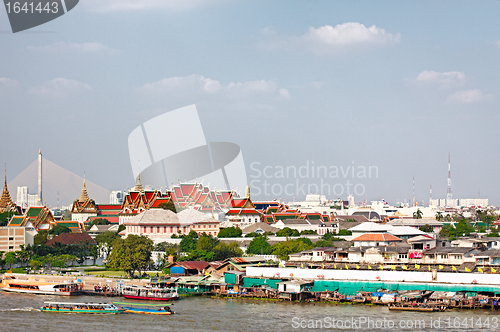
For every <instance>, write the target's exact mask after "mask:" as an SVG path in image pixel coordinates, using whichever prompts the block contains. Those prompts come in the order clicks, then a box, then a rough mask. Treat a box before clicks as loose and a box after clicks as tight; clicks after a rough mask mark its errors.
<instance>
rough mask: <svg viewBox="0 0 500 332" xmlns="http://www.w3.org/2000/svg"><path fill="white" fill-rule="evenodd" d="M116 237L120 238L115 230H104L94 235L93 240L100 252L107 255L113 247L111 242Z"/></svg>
mask: <svg viewBox="0 0 500 332" xmlns="http://www.w3.org/2000/svg"><path fill="white" fill-rule="evenodd" d="M118 238H120V236H119V235H118V234H116V233H115V232H111V231H105V232H104V233H101V234H98V235H97V236H96V237H95V241H96V242H97V245H98V246H99V249H100V250H101V252H102V253H103V254H104V255H105V256H106V257H107V256H108V255H109V253H110V252H111V249H113V242H114V241H115V240H116V239H118Z"/></svg>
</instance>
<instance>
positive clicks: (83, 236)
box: [47, 233, 96, 246]
mask: <svg viewBox="0 0 500 332" xmlns="http://www.w3.org/2000/svg"><path fill="white" fill-rule="evenodd" d="M56 242H60V243H62V244H81V243H84V242H90V243H91V244H96V242H95V240H94V239H93V238H91V237H90V235H88V234H87V233H61V234H59V235H57V236H56V237H54V238H53V239H51V240H49V241H47V245H48V246H52V245H53V244H54V243H56Z"/></svg>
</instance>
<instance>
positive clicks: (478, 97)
mask: <svg viewBox="0 0 500 332" xmlns="http://www.w3.org/2000/svg"><path fill="white" fill-rule="evenodd" d="M493 99H494V96H493V95H484V94H483V93H482V92H481V90H479V89H469V90H461V91H457V92H455V93H454V94H452V95H450V96H448V101H449V102H454V103H460V104H470V103H475V102H479V101H489V100H493Z"/></svg>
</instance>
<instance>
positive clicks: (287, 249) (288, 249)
mask: <svg viewBox="0 0 500 332" xmlns="http://www.w3.org/2000/svg"><path fill="white" fill-rule="evenodd" d="M305 240H309V239H304V238H300V239H295V240H288V241H283V242H279V243H276V244H274V245H273V246H272V249H273V252H272V254H273V255H276V257H278V258H279V259H281V260H288V259H289V258H290V256H289V255H290V254H294V253H297V252H301V251H304V250H309V249H312V248H313V247H314V246H313V245H312V244H308V243H307V241H305ZM310 241H311V240H309V242H310Z"/></svg>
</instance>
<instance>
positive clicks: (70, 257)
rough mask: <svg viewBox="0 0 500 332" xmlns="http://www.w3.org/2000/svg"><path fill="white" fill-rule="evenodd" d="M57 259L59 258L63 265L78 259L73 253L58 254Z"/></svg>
mask: <svg viewBox="0 0 500 332" xmlns="http://www.w3.org/2000/svg"><path fill="white" fill-rule="evenodd" d="M58 259H60V260H61V261H62V262H63V263H64V266H63V267H67V266H68V263H71V262H75V261H76V260H77V259H78V257H76V256H74V255H68V254H63V255H61V256H59V257H58Z"/></svg>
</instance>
